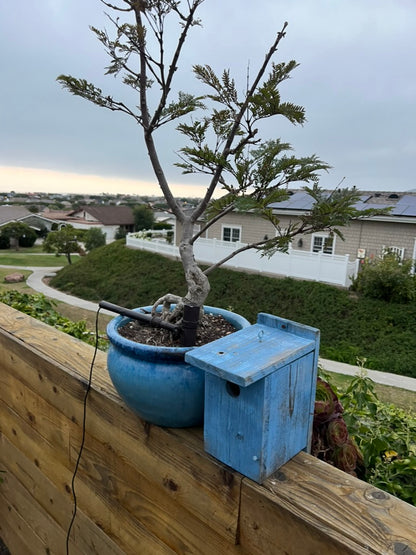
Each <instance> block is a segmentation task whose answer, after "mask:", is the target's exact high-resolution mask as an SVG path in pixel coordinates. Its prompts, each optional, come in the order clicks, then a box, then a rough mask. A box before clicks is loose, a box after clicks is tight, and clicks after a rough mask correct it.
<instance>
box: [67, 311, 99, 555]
mask: <svg viewBox="0 0 416 555" xmlns="http://www.w3.org/2000/svg"><path fill="white" fill-rule="evenodd" d="M100 310H101V307H99V308H98V310H97V313H96V315H95V348H94V355H93V357H92V361H91V366H90V374H89V377H88V383H87V389H86V391H85V396H84V403H83V411H84V412H83V418H82V439H81V445H80V448H79V452H78V458H77V462H76V463H75V469H74V473H73V475H72V481H71V490H72V496H73V498H74V510H73V513H72V518H71V522H70V523H69V527H68V532H67V534H66V554H67V555H69V537H70V535H71V530H72V526H73V524H74V521H75V517H76V514H77V496H76V493H75V477H76V475H77V472H78V468H79V463H80V461H81V455H82V451H83V449H84V443H85V431H86V421H87V399H88V394H89V392H90V389H91V383H92V370H93V368H94V363H95V359H96V357H97V351H98V339H99V337H98V316H99V314H100Z"/></svg>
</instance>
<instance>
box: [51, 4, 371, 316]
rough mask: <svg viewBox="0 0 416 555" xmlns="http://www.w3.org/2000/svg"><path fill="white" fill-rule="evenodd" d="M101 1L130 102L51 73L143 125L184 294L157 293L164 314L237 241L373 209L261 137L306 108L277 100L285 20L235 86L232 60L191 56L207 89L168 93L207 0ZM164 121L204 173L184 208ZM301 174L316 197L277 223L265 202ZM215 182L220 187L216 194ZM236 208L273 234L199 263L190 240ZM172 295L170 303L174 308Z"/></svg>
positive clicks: (114, 69)
mask: <svg viewBox="0 0 416 555" xmlns="http://www.w3.org/2000/svg"><path fill="white" fill-rule="evenodd" d="M100 1H101V3H102V4H103V5H104V6H106V7H107V8H108V9H109V13H108V18H109V21H110V22H111V24H112V27H113V31H114V34H113V37H110V35H109V34H108V32H107V31H106V30H99V29H97V28H95V27H91V30H92V31H93V32H94V33H95V35H96V37H97V38H98V40H99V41H100V42H101V43H102V44H103V46H104V48H105V50H106V52H107V54H108V56H109V60H110V61H109V65H108V67H107V68H106V70H107V71H106V73H107V74H109V75H113V76H116V77H119V78H120V79H121V81H122V82H123V83H124V84H125V85H126V86H127V87H129V88H131V89H133V91H134V92H135V93H136V95H137V96H136V98H137V100H136V104H137V106H135V105H128V104H126V103H125V102H123V101H121V100H119V99H116V98H113V97H112V96H111V95H109V94H107V93H105V92H103V91H102V90H101V89H100V88H98V87H97V86H95V85H94V84H92V83H90V82H88V81H87V80H85V79H79V78H75V77H72V76H70V75H60V76H59V77H58V81H59V82H60V84H61V85H62V86H63V87H64V88H65V89H67V90H69V91H70V92H71V93H72V94H74V95H77V96H81V97H82V98H85V99H86V100H89V101H90V102H93V103H94V104H96V105H97V106H100V107H102V108H106V109H108V110H111V111H113V112H121V113H123V114H126V115H128V116H129V117H130V118H132V119H133V121H134V122H135V123H136V124H138V126H139V127H140V128H141V130H142V133H143V140H144V145H145V147H146V149H147V152H148V155H149V158H150V162H151V165H152V168H153V171H154V175H155V178H156V180H157V182H158V184H159V186H160V189H161V191H162V193H163V195H164V197H165V199H166V202H167V204H168V206H169V208H170V210H171V211H172V212H173V214H174V215H175V216H176V218H177V220H178V222H179V223H180V228H181V230H182V236H181V238H180V244H179V251H180V256H181V260H182V264H183V268H184V273H185V279H186V283H187V289H188V290H187V293H186V295H185V296H184V298H178V297H177V296H176V295H172V294H169V293H167V294H166V295H164V296H163V297H162V298H160V299H158V301H157V302H156V303H155V306H154V310H156V307H157V306H158V305H160V304H163V305H164V310H163V317H164V318H166V319H168V320H170V321H176V322H177V321H179V320H180V318H181V315H182V308H183V305H184V303H187V304H191V305H196V306H202V305H203V304H204V302H205V299H206V298H207V295H208V293H209V290H210V285H209V280H208V275H209V273H210V272H211V271H212V270H213V269H214V268H216V267H218V266H219V265H221V264H222V263H224V262H225V261H226V260H229V259H230V258H231V257H232V256H235V255H236V254H237V253H238V252H241V251H242V250H246V249H257V250H259V251H261V252H262V253H264V254H265V255H267V256H271V255H273V253H275V252H276V251H287V249H288V247H289V244H290V242H291V241H292V239H293V238H294V237H295V236H297V235H304V234H308V233H313V232H316V231H323V230H327V231H329V232H330V233H336V234H338V235H339V236H341V237H342V233H341V231H340V229H339V228H340V227H342V226H344V225H346V224H347V223H348V222H349V221H350V220H351V218H356V217H359V216H369V215H372V212H371V211H362V212H358V211H357V210H356V209H355V208H354V204H355V202H356V201H357V200H358V198H359V197H358V193H357V191H356V190H355V189H336V190H334V191H333V192H332V193H331V194H330V195H327V194H325V193H324V192H323V190H322V189H321V188H320V187H319V184H318V182H319V173H320V172H321V171H326V170H328V169H329V168H330V166H329V165H328V164H327V163H326V162H324V161H322V160H320V158H319V157H318V156H316V155H315V154H312V155H309V156H306V157H297V156H295V155H294V154H293V153H292V147H291V145H290V144H289V143H287V142H284V141H282V140H281V139H280V138H276V137H272V138H270V137H262V133H261V131H262V127H264V126H263V125H262V124H263V122H264V121H265V120H269V119H270V118H274V117H277V116H280V117H282V118H285V119H287V120H288V121H290V122H291V123H292V124H294V125H302V124H303V123H304V122H305V110H304V108H303V107H302V106H298V105H296V104H293V103H291V102H286V101H283V100H282V98H281V94H280V85H282V83H284V81H286V80H287V79H289V77H290V76H291V74H292V72H293V71H294V69H295V68H296V67H297V65H298V64H297V63H296V62H295V61H294V60H291V61H289V62H278V63H276V62H274V61H273V58H274V56H275V54H276V52H277V49H278V46H279V43H280V42H281V41H282V40H283V38H284V36H285V33H286V28H287V25H288V24H287V23H284V24H283V26H282V28H281V29H280V31H279V32H278V33H277V35H276V36H275V38H274V39H273V40H272V41H271V45H270V48H269V50H268V52H266V54H265V57H264V59H263V61H262V62H261V64H260V65H259V67H258V69H257V70H256V71H255V72H254V73H253V75H252V76H251V79H248V81H249V82H248V83H247V88H246V90H245V91H243V92H242V93H241V92H240V91H238V90H237V86H236V83H235V80H234V78H233V76H232V74H231V72H230V71H229V70H224V71H223V72H222V73H220V74H217V73H216V72H215V71H214V69H213V68H211V67H210V66H208V65H195V66H194V67H193V72H194V75H195V77H196V79H197V80H198V81H200V82H202V84H203V85H204V86H205V87H206V91H207V92H206V94H204V95H202V96H201V95H195V94H192V93H190V92H179V93H178V96H177V97H176V98H172V94H173V93H172V89H173V85H174V79H175V76H176V73H177V69H178V67H179V64H180V62H181V56H182V53H183V50H184V48H185V45H186V42H187V38H188V36H189V33H190V32H191V31H193V29H194V27H196V26H198V25H199V24H200V21H199V19H198V18H197V11H198V8H199V7H200V6H201V4H202V3H203V2H204V0H186V1H185V0H179V1H175V0H118V3H117V0H114V2H111V3H110V2H107V1H105V0H100ZM171 20H172V21H171ZM173 20H176V25H177V27H176V28H177V40H176V42H175V43H174V46H173V48H172V49H170V45H171V43H172V42H171V34H170V35H169V41H167V40H165V38H166V23H167V21H169V24H170V27H169V31H171V29H172V24H173ZM171 124H173V125H176V130H177V132H178V134H179V136H180V137H182V139H183V141H184V143H183V144H184V146H182V147H180V148H179V149H178V153H179V158H178V162H177V164H176V165H177V166H178V167H179V168H181V170H182V172H183V173H184V174H201V175H203V176H204V177H205V178H206V183H207V186H206V192H205V195H204V197H203V198H202V199H201V200H200V202H199V203H198V204H197V206H196V207H195V208H194V209H193V210H192V211H191V212H187V211H185V210H183V209H182V207H181V205H180V203H179V202H178V199H176V198H175V197H174V195H173V194H172V190H171V188H170V186H169V182H168V178H167V173H166V168H165V167H164V165H163V161H162V152H161V150H162V147H161V146H160V143H158V139H159V140H160V130H161V129H162V128H164V127H165V126H169V125H171ZM299 182H303V183H304V186H305V190H306V191H307V192H308V194H309V195H310V196H311V197H312V198H313V200H314V205H313V208H312V210H311V211H310V213H309V214H307V215H304V216H300V217H299V218H298V220H297V221H294V222H293V223H291V224H290V225H289V226H288V227H286V228H285V229H283V228H282V227H281V226H280V223H279V219H278V218H277V217H276V215H275V214H274V213H273V211H272V209H271V208H270V205H271V204H272V203H276V202H278V201H282V200H285V199H287V198H288V191H287V187H288V185H289V184H291V183H297V184H299ZM219 188H220V189H222V191H223V193H224V194H223V196H221V197H220V198H219V199H216V200H214V198H213V195H214V193H215V192H216V191H217V189H219ZM233 211H251V212H253V213H254V214H256V215H259V216H261V217H263V218H265V219H266V220H268V221H270V222H271V223H272V224H273V226H274V228H275V230H276V236H275V237H274V238H265V239H264V240H262V241H258V242H256V243H252V244H248V245H246V246H244V247H243V248H240V250H237V251H235V252H234V253H233V254H232V255H230V256H228V257H227V258H226V259H224V260H221V261H218V263H216V264H214V265H213V266H211V267H210V268H208V269H206V270H204V271H203V270H202V269H201V268H200V267H199V265H198V263H197V262H196V261H195V258H194V252H193V247H194V244H195V241H196V240H197V239H198V237H200V236H201V235H202V234H204V233H205V231H206V230H207V229H208V228H209V227H210V226H211V225H213V224H214V223H215V222H217V221H218V220H219V219H220V218H222V217H223V216H224V215H226V214H229V213H230V212H233ZM201 220H202V221H203V225H202V226H201V227H200V229H199V231H195V223H196V222H197V221H198V222H200V221H201ZM171 303H177V306H176V309H175V310H174V311H172V312H170V311H169V308H170V304H171Z"/></svg>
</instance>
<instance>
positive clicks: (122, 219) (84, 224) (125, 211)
mask: <svg viewBox="0 0 416 555" xmlns="http://www.w3.org/2000/svg"><path fill="white" fill-rule="evenodd" d="M43 214H44V215H45V216H47V217H48V218H51V219H52V220H55V221H56V222H57V223H58V224H59V225H60V226H62V225H63V224H71V225H72V226H74V227H75V228H77V229H91V228H93V227H94V228H95V227H96V228H99V229H101V230H102V231H103V232H104V233H105V234H106V241H107V243H110V242H111V241H114V239H115V235H116V233H117V231H118V230H119V229H121V230H122V231H125V232H126V233H129V232H132V231H133V230H134V215H133V210H132V209H131V208H130V206H89V205H88V206H82V207H81V208H79V209H77V210H71V211H66V212H64V211H61V210H49V209H47V210H45V211H44V212H43Z"/></svg>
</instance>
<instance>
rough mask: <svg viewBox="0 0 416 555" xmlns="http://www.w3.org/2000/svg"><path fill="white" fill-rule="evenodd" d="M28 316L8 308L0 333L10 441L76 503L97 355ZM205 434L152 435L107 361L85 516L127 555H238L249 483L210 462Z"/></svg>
mask: <svg viewBox="0 0 416 555" xmlns="http://www.w3.org/2000/svg"><path fill="white" fill-rule="evenodd" d="M22 316H23V315H20V314H19V313H16V312H14V311H10V309H7V308H6V311H5V317H6V318H5V319H6V322H7V323H6V324H4V323H2V325H1V328H3V329H0V368H1V372H0V386H1V391H2V392H7V394H4V395H3V394H2V395H1V397H2V400H1V402H0V419H1V423H2V433H3V434H5V437H6V436H7V438H8V439H9V441H10V443H11V445H12V446H13V448H14V449H16V450H18V451H19V452H21V453H22V456H24V457H26V458H27V459H28V460H29V461H30V464H32V465H34V466H35V467H36V468H37V469H38V471H39V472H41V473H42V474H43V475H44V477H45V479H46V480H47V481H49V482H50V483H52V484H53V485H54V487H55V488H56V490H57V492H58V495H61V496H63V498H64V499H65V498H66V502H67V504H71V496H70V481H71V478H72V472H73V469H74V466H75V461H76V457H77V455H78V450H79V445H80V441H81V429H80V425H81V423H82V416H83V415H82V412H83V399H84V395H85V388H86V378H87V377H88V372H89V363H90V361H91V358H92V352H93V351H92V349H91V348H90V347H89V346H87V345H84V344H82V343H80V342H77V341H76V342H75V343H74V342H72V341H71V342H70V345H68V344H67V339H68V338H67V336H65V335H63V334H60V333H59V332H56V331H55V330H53V329H51V328H49V327H48V326H43V325H40V323H38V322H35V323H33V321H32V319H30V318H28V317H22ZM5 328H7V330H6V329H5ZM10 329H11V330H12V331H13V333H10ZM39 334H41V335H42V341H41V340H40V338H39ZM73 347H74V348H75V352H74V353H73V355H71V350H72V348H73ZM74 361H75V362H74ZM201 435H202V433H201V430H199V431H193V432H192V433H191V434H189V437H187V434H186V432H184V431H182V430H178V431H176V430H173V431H171V430H167V429H162V428H158V427H152V426H149V425H147V424H146V423H144V422H142V421H141V420H140V419H138V418H137V417H136V416H135V415H133V414H132V413H131V412H130V411H128V410H126V409H125V407H124V406H123V404H122V402H121V401H120V399H119V397H118V395H117V394H116V393H115V391H114V389H113V388H112V386H111V384H110V383H109V378H108V376H107V372H106V368H105V355H103V354H102V353H99V354H98V356H97V365H96V367H95V368H94V373H93V387H92V390H91V393H90V397H89V399H88V404H87V430H86V443H85V450H84V453H83V457H82V459H81V465H80V468H79V473H78V476H77V482H76V484H77V498H78V502H79V507H80V508H81V509H82V511H83V512H85V514H86V515H88V518H90V519H91V522H94V523H96V524H95V526H96V527H98V528H99V529H103V530H104V531H105V532H106V533H107V534H109V536H110V537H113V538H117V543H118V545H120V547H122V548H123V549H125V550H126V552H127V553H129V552H132V553H133V552H135V551H134V548H133V546H138V545H139V546H141V547H142V548H143V550H144V551H145V552H146V553H152V552H155V553H164V552H166V553H171V552H175V553H181V552H187V551H189V550H190V552H194V553H201V554H202V553H207V554H210V553H212V549H214V550H216V551H217V552H219V553H221V552H224V553H225V552H231V553H232V552H233V551H234V550H238V548H236V547H234V546H235V542H236V537H237V526H238V503H239V487H240V482H241V476H239V475H238V474H236V473H233V472H232V471H228V470H227V469H225V468H224V467H223V465H221V464H219V463H218V462H217V461H216V460H214V459H211V458H210V457H208V456H207V455H206V453H204V451H203V448H202V441H201ZM16 472H17V471H16ZM138 488H139V489H138ZM147 536H149V538H152V541H153V542H154V544H155V546H154V547H153V548H151V547H150V543H151V542H150V541H149V542H148V543H146V541H147V540H148V539H149V538H147ZM102 552H103V553H104V552H105V549H104V548H103V550H102Z"/></svg>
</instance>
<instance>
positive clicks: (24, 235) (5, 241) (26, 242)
mask: <svg viewBox="0 0 416 555" xmlns="http://www.w3.org/2000/svg"><path fill="white" fill-rule="evenodd" d="M36 239H37V235H36V232H35V231H34V230H33V229H32V228H31V227H29V226H28V225H27V224H24V223H23V222H10V223H8V224H6V225H4V226H3V227H2V228H1V230H0V248H2V249H8V248H10V245H11V243H12V242H13V240H14V242H15V245H16V247H32V246H33V245H34V244H35V241H36Z"/></svg>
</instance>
